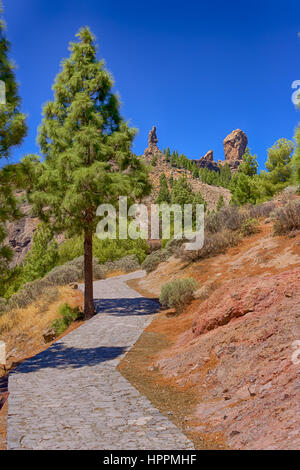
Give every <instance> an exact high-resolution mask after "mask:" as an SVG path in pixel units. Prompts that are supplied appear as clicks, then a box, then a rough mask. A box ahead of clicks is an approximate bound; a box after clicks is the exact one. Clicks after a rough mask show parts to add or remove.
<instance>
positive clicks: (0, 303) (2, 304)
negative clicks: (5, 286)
mask: <svg viewBox="0 0 300 470" xmlns="http://www.w3.org/2000/svg"><path fill="white" fill-rule="evenodd" d="M6 310H7V300H6V299H3V298H2V297H0V315H1V313H4V312H6Z"/></svg>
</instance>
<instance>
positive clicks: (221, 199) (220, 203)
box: [217, 194, 225, 211]
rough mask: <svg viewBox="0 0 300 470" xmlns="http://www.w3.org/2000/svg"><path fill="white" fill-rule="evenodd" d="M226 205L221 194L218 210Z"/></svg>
mask: <svg viewBox="0 0 300 470" xmlns="http://www.w3.org/2000/svg"><path fill="white" fill-rule="evenodd" d="M224 206H225V202H224V197H223V196H222V194H221V196H219V199H218V202H217V211H219V210H220V209H222V207H224Z"/></svg>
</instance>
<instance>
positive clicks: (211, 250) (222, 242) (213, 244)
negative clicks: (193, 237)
mask: <svg viewBox="0 0 300 470" xmlns="http://www.w3.org/2000/svg"><path fill="white" fill-rule="evenodd" d="M239 241H240V235H239V233H238V232H232V231H231V230H223V232H218V233H206V234H205V237H204V245H203V247H202V248H201V250H190V251H188V250H185V249H183V250H182V252H181V255H180V257H181V258H182V259H184V260H185V261H197V260H200V259H205V258H211V257H212V256H216V255H219V254H222V253H225V252H226V250H227V249H228V248H230V247H231V246H235V245H237V244H238V243H239Z"/></svg>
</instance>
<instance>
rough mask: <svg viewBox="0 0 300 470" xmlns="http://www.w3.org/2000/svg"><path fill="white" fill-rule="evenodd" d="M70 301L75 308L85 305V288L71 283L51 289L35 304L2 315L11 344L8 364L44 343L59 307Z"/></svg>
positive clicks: (0, 323) (0, 327) (1, 331)
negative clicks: (82, 288) (75, 286)
mask: <svg viewBox="0 0 300 470" xmlns="http://www.w3.org/2000/svg"><path fill="white" fill-rule="evenodd" d="M66 302H67V303H68V304H69V305H70V306H71V307H72V308H75V307H80V308H82V303H83V295H82V293H81V291H78V290H76V291H75V290H73V289H71V288H70V287H67V286H66V287H58V288H57V289H55V290H54V289H53V288H50V289H48V290H47V291H46V292H45V293H44V295H43V296H42V297H40V298H39V299H38V300H37V301H36V302H34V303H33V304H31V305H29V306H27V307H25V308H19V309H13V310H10V311H8V312H6V313H4V314H3V315H1V316H0V335H1V340H3V341H5V342H6V345H7V353H8V366H9V363H10V362H12V361H13V360H15V359H17V360H20V359H21V358H22V357H26V356H27V355H28V354H29V355H30V354H31V351H32V350H34V349H35V348H38V347H41V346H44V340H43V331H44V330H45V329H46V328H48V327H49V326H50V325H51V324H52V323H53V321H54V320H56V319H57V318H59V307H60V306H61V305H62V304H64V303H66Z"/></svg>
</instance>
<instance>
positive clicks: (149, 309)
mask: <svg viewBox="0 0 300 470" xmlns="http://www.w3.org/2000/svg"><path fill="white" fill-rule="evenodd" d="M94 304H95V308H96V311H97V313H106V314H108V315H114V316H116V317H124V316H129V315H137V316H140V315H152V314H154V313H157V312H158V311H159V309H160V305H159V303H158V301H156V300H153V299H146V298H145V297H136V298H134V299H95V300H94Z"/></svg>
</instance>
